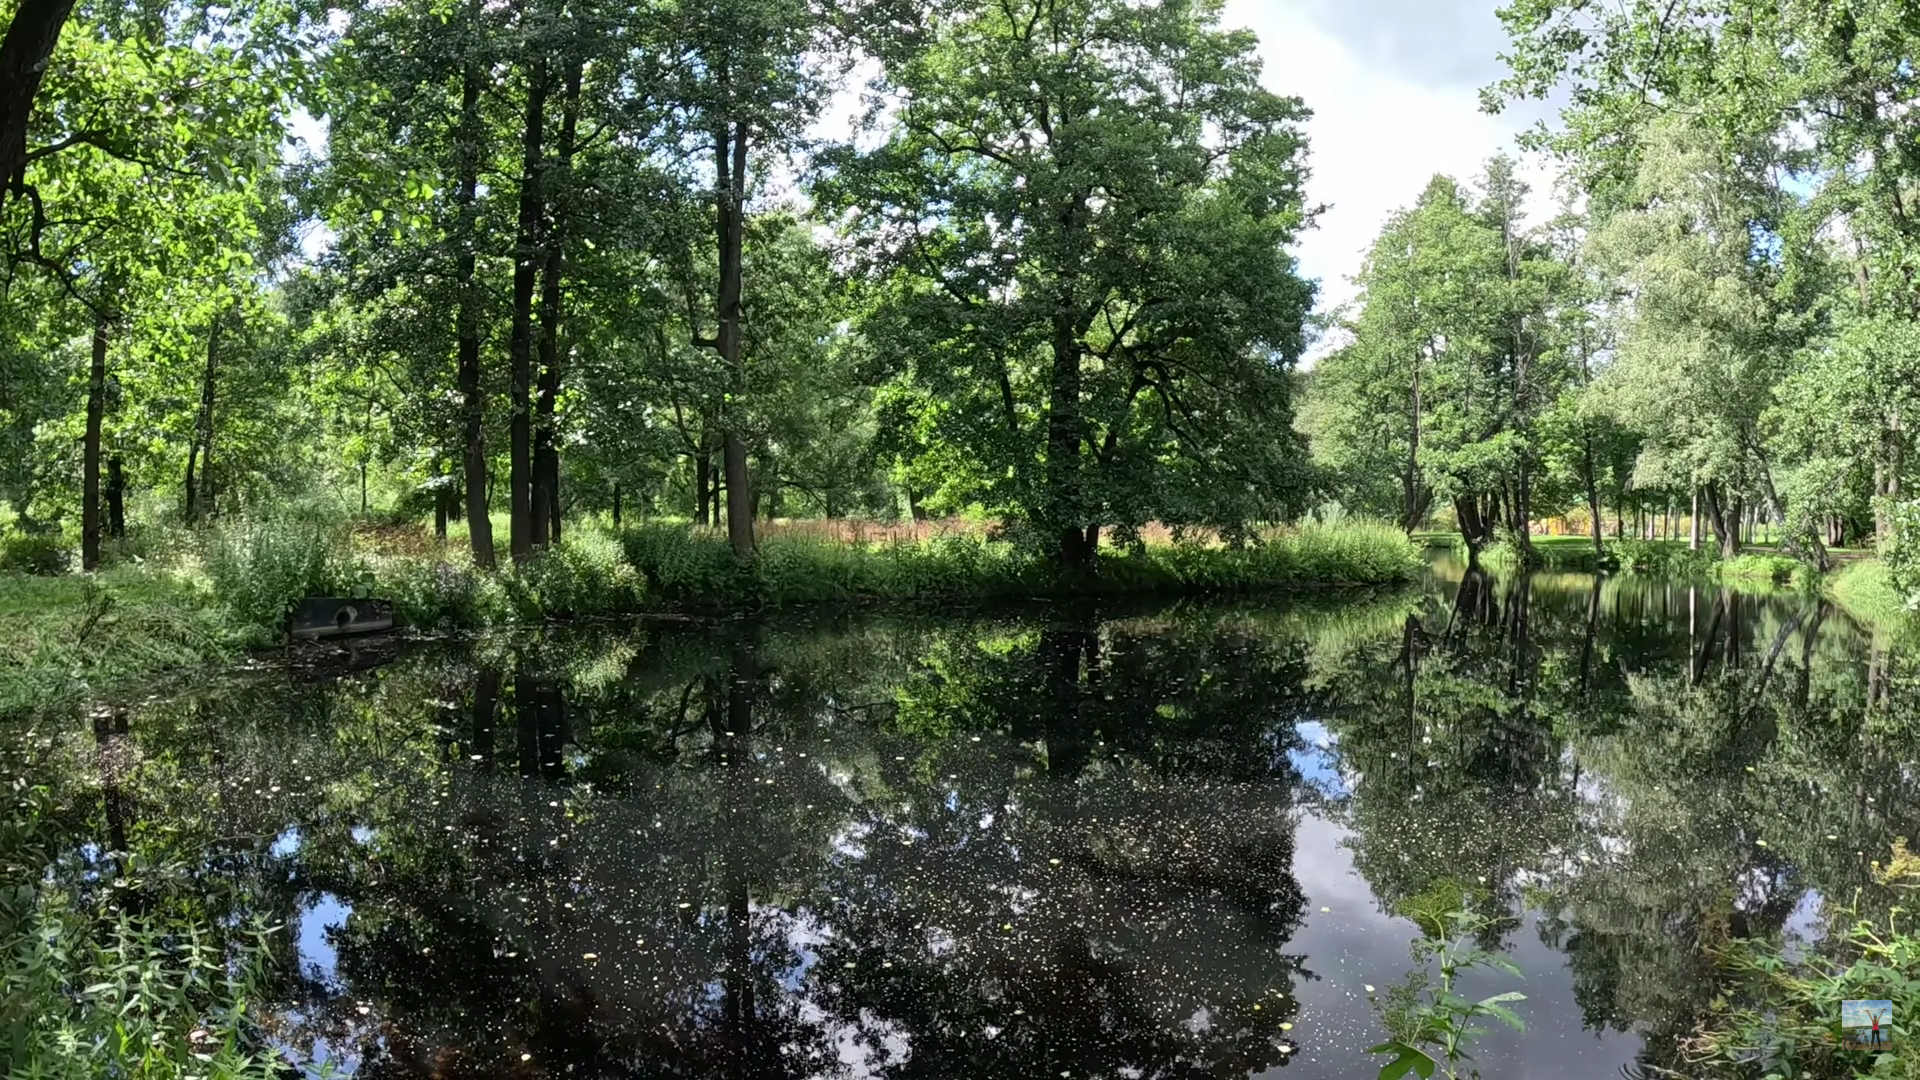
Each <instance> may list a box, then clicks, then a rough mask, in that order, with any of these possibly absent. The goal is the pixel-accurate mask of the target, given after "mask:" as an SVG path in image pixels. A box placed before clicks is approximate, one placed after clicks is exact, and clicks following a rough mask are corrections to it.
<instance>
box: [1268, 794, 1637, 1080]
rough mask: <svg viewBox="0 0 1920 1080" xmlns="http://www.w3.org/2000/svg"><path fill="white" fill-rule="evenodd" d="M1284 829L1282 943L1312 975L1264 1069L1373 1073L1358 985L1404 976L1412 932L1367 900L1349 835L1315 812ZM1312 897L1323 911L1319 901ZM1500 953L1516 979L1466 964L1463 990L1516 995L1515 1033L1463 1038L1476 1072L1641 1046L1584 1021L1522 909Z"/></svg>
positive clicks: (1554, 1064) (1578, 1062)
mask: <svg viewBox="0 0 1920 1080" xmlns="http://www.w3.org/2000/svg"><path fill="white" fill-rule="evenodd" d="M1294 835H1295V848H1294V851H1295V854H1294V862H1293V871H1294V875H1295V876H1296V877H1297V878H1299V880H1300V886H1301V888H1302V889H1303V890H1304V891H1305V892H1306V894H1307V912H1308V914H1307V921H1306V924H1305V925H1304V926H1302V927H1301V928H1300V931H1299V932H1298V933H1297V934H1295V935H1294V938H1293V941H1292V942H1291V944H1290V946H1289V949H1290V951H1293V952H1296V953H1299V954H1301V955H1304V956H1306V957H1307V958H1308V959H1307V970H1308V971H1309V972H1311V973H1312V975H1313V976H1314V977H1313V978H1303V979H1302V980H1301V981H1300V982H1299V983H1298V985H1297V989H1296V994H1297V996H1298V998H1299V1001H1300V1016H1299V1018H1298V1021H1297V1023H1296V1026H1295V1028H1294V1030H1293V1032H1292V1034H1293V1035H1294V1036H1296V1037H1297V1038H1298V1039H1299V1040H1300V1042H1301V1053H1300V1055H1299V1057H1298V1058H1297V1059H1296V1060H1294V1061H1293V1062H1291V1063H1289V1065H1288V1067H1287V1069H1286V1071H1285V1072H1284V1073H1283V1072H1280V1071H1279V1070H1272V1071H1271V1072H1270V1073H1269V1075H1271V1076H1273V1077H1275V1078H1276V1080H1277V1078H1280V1077H1284V1078H1285V1080H1317V1078H1325V1080H1334V1078H1341V1080H1345V1078H1349V1077H1357V1076H1372V1075H1373V1074H1374V1072H1375V1071H1376V1070H1378V1069H1379V1067H1380V1065H1381V1064H1382V1063H1383V1062H1384V1061H1385V1060H1386V1059H1385V1058H1384V1057H1379V1056H1377V1055H1370V1054H1368V1053H1367V1052H1366V1050H1367V1047H1369V1046H1372V1045H1374V1044H1375V1043H1378V1042H1380V1041H1381V1039H1382V1038H1383V1032H1384V1028H1382V1027H1381V1025H1380V1021H1379V1019H1378V1017H1376V1016H1374V1015H1372V1014H1371V1012H1370V1010H1369V1008H1368V1006H1367V1004H1366V1001H1367V993H1366V990H1365V987H1366V986H1367V985H1368V984H1372V985H1373V986H1374V987H1375V988H1376V989H1378V990H1381V991H1384V990H1385V989H1386V988H1387V987H1388V986H1390V985H1393V984H1394V983H1397V982H1400V981H1401V980H1402V979H1404V978H1405V977H1406V974H1407V972H1408V970H1409V969H1410V968H1411V966H1412V963H1413V961H1412V958H1411V957H1410V956H1409V954H1408V946H1409V945H1410V943H1411V942H1412V941H1413V939H1414V938H1415V937H1416V936H1417V935H1418V931H1417V930H1416V929H1415V928H1414V925H1413V923H1411V922H1409V921H1408V920H1406V919H1402V918H1398V917H1396V916H1393V915H1389V914H1387V913H1386V912H1384V911H1382V910H1381V909H1380V906H1379V904H1378V903H1377V902H1376V901H1375V900H1374V896H1373V889H1372V887H1371V886H1369V885H1368V884H1367V882H1366V881H1365V879H1363V878H1361V877H1360V875H1359V874H1357V873H1355V872H1354V871H1353V866H1352V862H1351V854H1350V852H1349V850H1348V848H1347V847H1346V846H1345V841H1347V840H1348V839H1349V838H1350V837H1351V836H1352V835H1353V834H1352V833H1351V832H1349V831H1348V830H1346V829H1344V828H1341V827H1340V826H1338V825H1336V824H1334V823H1332V822H1330V821H1327V820H1325V819H1324V818H1319V817H1313V816H1307V817H1304V818H1302V819H1301V822H1300V827H1299V829H1298V831H1297V832H1296V833H1295V834H1294ZM1322 907H1325V908H1330V909H1331V910H1330V911H1327V912H1322V911H1321V910H1320V909H1321V908H1322ZM1506 944H1507V947H1508V951H1507V954H1506V955H1507V957H1508V959H1510V960H1512V961H1513V962H1514V963H1516V964H1518V965H1519V966H1520V970H1521V971H1522V972H1523V973H1524V978H1523V979H1521V980H1517V981H1516V980H1514V979H1512V978H1511V977H1509V976H1507V975H1505V974H1503V973H1501V972H1474V973H1471V975H1470V977H1469V978H1467V979H1466V980H1464V981H1463V985H1462V986H1461V987H1460V989H1461V990H1462V992H1464V993H1466V994H1467V995H1468V996H1470V997H1475V998H1478V997H1484V996H1486V995H1489V994H1496V993H1501V992H1504V991H1508V990H1518V991H1520V992H1521V993H1524V994H1526V995H1527V1000H1526V1001H1524V1002H1521V1003H1520V1005H1519V1006H1518V1011H1519V1012H1520V1014H1521V1016H1522V1017H1524V1018H1525V1019H1526V1021H1527V1031H1526V1033H1525V1034H1524V1035H1523V1034H1519V1033H1516V1032H1513V1031H1510V1030H1508V1029H1507V1028H1505V1027H1504V1026H1501V1025H1498V1024H1493V1025H1489V1027H1490V1030H1489V1032H1488V1033H1487V1034H1486V1035H1485V1036H1482V1037H1480V1038H1479V1039H1477V1040H1476V1041H1475V1042H1474V1044H1473V1055H1474V1064H1475V1066H1476V1067H1477V1068H1478V1069H1479V1070H1480V1074H1481V1076H1482V1077H1484V1078H1485V1080H1529V1078H1535V1077H1538V1078H1543V1080H1544V1078H1548V1077H1552V1078H1556V1080H1557V1078H1566V1080H1585V1078H1592V1080H1614V1078H1616V1077H1618V1076H1620V1075H1621V1072H1620V1069H1621V1067H1622V1066H1624V1065H1626V1064H1628V1063H1630V1062H1632V1061H1633V1059H1634V1055H1635V1054H1636V1053H1637V1052H1638V1051H1639V1049H1640V1038H1639V1037H1638V1036H1637V1035H1633V1034H1624V1033H1620V1032H1604V1033H1594V1032H1588V1031H1585V1030H1583V1028H1582V1026H1581V1012H1580V1007H1579V1004H1578V1003H1577V1002H1576V1001H1575V1000H1574V997H1573V983H1572V979H1571V975H1570V972H1569V971H1568V969H1567V967H1566V959H1565V957H1563V956H1561V955H1560V954H1559V953H1557V952H1555V951H1554V950H1552V949H1549V948H1547V947H1546V946H1545V945H1542V944H1541V943H1540V940H1539V935H1538V934H1537V933H1536V932H1535V927H1534V918H1533V916H1532V914H1531V913H1529V916H1528V917H1527V918H1526V919H1525V921H1524V922H1523V923H1522V925H1521V926H1520V927H1519V928H1518V929H1516V930H1515V931H1513V932H1512V933H1510V934H1508V935H1507V938H1506Z"/></svg>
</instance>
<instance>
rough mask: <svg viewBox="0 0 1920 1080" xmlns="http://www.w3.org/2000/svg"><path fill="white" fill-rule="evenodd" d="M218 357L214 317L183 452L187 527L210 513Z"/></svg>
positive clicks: (216, 319) (217, 318)
mask: <svg viewBox="0 0 1920 1080" xmlns="http://www.w3.org/2000/svg"><path fill="white" fill-rule="evenodd" d="M219 355H220V317H219V316H217V315H216V316H214V318H213V320H212V321H211V322H209V323H208V324H207V362H206V365H205V366H204V367H203V368H202V369H201V374H200V413H199V415H198V416H196V417H194V423H193V440H192V442H191V444H190V447H189V449H188V451H187V524H189V525H191V524H193V523H194V522H196V521H198V520H200V515H201V514H202V513H210V512H211V510H210V508H209V507H208V506H207V504H208V503H210V502H211V501H212V498H213V484H212V481H211V474H212V472H213V382H214V372H215V371H216V370H217V369H218V364H219ZM196 459H197V460H198V462H199V476H198V477H197V478H196V477H195V475H194V464H195V461H196Z"/></svg>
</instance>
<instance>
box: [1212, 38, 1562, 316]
mask: <svg viewBox="0 0 1920 1080" xmlns="http://www.w3.org/2000/svg"><path fill="white" fill-rule="evenodd" d="M1492 8H1493V0H1487V9H1486V16H1485V17H1486V19H1488V20H1491V19H1492ZM1324 9H1325V5H1324V4H1320V5H1316V4H1315V3H1314V0H1228V3H1227V7H1226V19H1225V21H1226V23H1227V25H1229V26H1233V27H1245V28H1247V29H1250V30H1252V31H1253V32H1254V33H1256V34H1257V35H1259V38H1260V55H1261V58H1262V60H1263V61H1264V62H1265V65H1266V70H1265V74H1264V81H1265V83H1266V85H1267V87H1268V88H1269V89H1271V90H1273V91H1275V92H1278V93H1284V94H1293V95H1297V96H1299V97H1300V98H1302V99H1304V100H1305V101H1306V103H1307V106H1308V108H1310V109H1312V110H1313V114H1314V115H1313V119H1312V120H1311V121H1309V122H1308V124H1307V134H1308V139H1309V146H1308V164H1309V167H1310V168H1311V169H1312V177H1311V179H1310V180H1309V181H1308V186H1307V193H1308V198H1309V200H1310V201H1312V202H1317V203H1323V204H1326V206H1327V210H1326V212H1325V213H1324V214H1322V215H1321V216H1320V220H1319V227H1318V228H1316V229H1314V230H1312V231H1310V232H1308V233H1307V234H1306V235H1305V236H1304V237H1303V238H1302V240H1301V243H1300V247H1299V252H1298V254H1299V257H1300V267H1301V271H1302V273H1304V274H1305V275H1306V276H1308V277H1313V278H1318V279H1319V280H1320V305H1319V306H1320V308H1321V309H1322V310H1328V309H1331V308H1332V307H1334V306H1335V305H1337V304H1339V303H1341V302H1343V301H1345V300H1349V299H1351V298H1352V297H1353V296H1354V293H1355V290H1354V287H1353V284H1352V282H1351V281H1350V279H1351V278H1352V276H1353V275H1354V274H1356V273H1358V272H1359V270H1360V264H1361V261H1362V259H1363V257H1364V255H1365V252H1366V249H1367V247H1368V245H1370V244H1371V243H1372V242H1373V238H1374V236H1375V235H1376V234H1377V233H1378V232H1379V230H1380V226H1381V225H1382V224H1384V223H1385V221H1386V219H1387V217H1388V215H1390V214H1391V213H1393V211H1394V210H1396V209H1398V208H1400V207H1403V206H1406V205H1408V204H1410V203H1412V202H1413V200H1414V199H1415V197H1417V196H1418V195H1419V194H1420V190H1421V189H1422V188H1424V187H1425V186H1426V184H1427V181H1428V180H1429V179H1431V178H1432V176H1433V174H1435V173H1447V174H1449V175H1451V176H1454V177H1456V178H1458V179H1460V180H1463V181H1466V180H1471V179H1472V178H1473V177H1475V176H1477V175H1478V174H1479V172H1480V170H1481V166H1482V165H1483V164H1484V163H1485V162H1486V159H1487V158H1489V157H1491V156H1492V155H1494V154H1495V153H1498V152H1499V151H1501V150H1506V151H1507V152H1509V153H1516V156H1517V152H1516V151H1515V150H1514V148H1513V136H1514V134H1515V133H1516V132H1517V131H1519V130H1520V129H1521V128H1522V127H1523V126H1525V123H1526V122H1527V121H1525V120H1522V119H1519V118H1517V117H1515V116H1510V115H1500V116H1489V115H1487V114H1485V113H1483V112H1481V111H1480V108H1479V95H1478V90H1477V88H1476V87H1475V86H1474V85H1473V83H1472V82H1471V81H1466V80H1462V79H1457V78H1446V79H1433V80H1431V81H1430V83H1428V84H1423V83H1421V82H1418V81H1414V79H1412V78H1406V77H1402V75H1401V74H1400V72H1401V70H1403V69H1402V68H1401V67H1400V65H1398V64H1395V63H1394V62H1393V60H1392V57H1393V55H1394V53H1393V51H1392V50H1385V49H1380V48H1366V47H1364V43H1359V44H1357V45H1355V46H1350V45H1349V43H1348V42H1347V41H1345V40H1343V39H1342V38H1340V37H1337V36H1335V35H1334V34H1333V33H1332V32H1330V31H1329V30H1328V29H1326V28H1325V27H1323V26H1322V25H1320V23H1318V22H1317V21H1316V19H1315V13H1316V12H1317V11H1319V12H1323V13H1324ZM1375 14H1376V15H1377V16H1378V18H1379V19H1380V20H1383V21H1391V20H1393V19H1394V18H1395V14H1394V13H1393V12H1392V11H1389V10H1379V11H1376V12H1375ZM1424 44H1425V47H1426V48H1429V49H1431V50H1435V51H1440V52H1445V51H1448V50H1460V49H1472V50H1474V51H1475V53H1476V54H1478V53H1479V52H1481V51H1484V50H1485V48H1486V45H1487V42H1486V39H1485V38H1484V37H1483V36H1480V35H1473V36H1467V35H1463V36H1462V37H1460V38H1454V39H1452V40H1434V41H1430V42H1426V43H1424ZM1484 60H1485V61H1487V62H1491V61H1492V60H1493V57H1492V56H1487V57H1485V58H1484ZM1463 66H1478V65H1477V56H1476V60H1474V61H1463ZM1489 66H1490V65H1489ZM1523 175H1524V176H1525V177H1526V179H1527V180H1528V182H1529V183H1531V184H1532V185H1533V193H1532V197H1531V200H1530V202H1531V206H1530V207H1529V211H1530V213H1531V214H1532V215H1534V216H1535V219H1536V220H1538V219H1539V218H1541V217H1544V216H1545V215H1546V214H1548V213H1550V212H1551V208H1552V206H1553V193H1552V191H1551V180H1550V174H1549V173H1548V172H1546V171H1545V170H1544V169H1543V168H1542V167H1541V166H1540V165H1539V163H1535V162H1528V163H1526V167H1525V168H1524V170H1523Z"/></svg>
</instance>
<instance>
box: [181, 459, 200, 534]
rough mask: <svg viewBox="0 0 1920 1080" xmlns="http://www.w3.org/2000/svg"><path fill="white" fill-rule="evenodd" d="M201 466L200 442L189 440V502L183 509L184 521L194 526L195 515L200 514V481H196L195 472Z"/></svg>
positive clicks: (187, 481) (187, 494)
mask: <svg viewBox="0 0 1920 1080" xmlns="http://www.w3.org/2000/svg"><path fill="white" fill-rule="evenodd" d="M199 466H200V440H199V439H189V440H187V475H186V479H185V481H184V483H185V490H186V496H187V501H186V504H185V506H184V507H183V509H182V513H183V515H184V516H183V520H185V521H186V522H187V523H188V524H192V522H193V516H194V514H195V513H197V512H198V510H199V505H200V504H199V496H198V492H199V481H198V480H196V479H195V473H194V470H196V469H197V468H199Z"/></svg>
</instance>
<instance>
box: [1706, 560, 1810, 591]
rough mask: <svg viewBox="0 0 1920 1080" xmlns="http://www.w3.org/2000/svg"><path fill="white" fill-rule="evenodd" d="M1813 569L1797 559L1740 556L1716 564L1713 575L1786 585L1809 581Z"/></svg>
mask: <svg viewBox="0 0 1920 1080" xmlns="http://www.w3.org/2000/svg"><path fill="white" fill-rule="evenodd" d="M1811 569H1812V568H1811V567H1809V566H1808V565H1807V564H1806V563H1803V562H1800V561H1799V560H1797V559H1790V558H1788V557H1787V556H1785V555H1738V556H1735V557H1734V558H1731V559H1723V560H1721V561H1720V562H1718V563H1715V564H1714V567H1713V575H1714V576H1715V577H1718V578H1743V579H1746V580H1749V581H1771V582H1777V583H1780V584H1785V583H1787V582H1790V581H1805V580H1807V575H1808V571H1810V570H1811Z"/></svg>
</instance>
